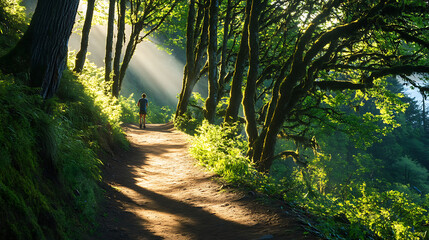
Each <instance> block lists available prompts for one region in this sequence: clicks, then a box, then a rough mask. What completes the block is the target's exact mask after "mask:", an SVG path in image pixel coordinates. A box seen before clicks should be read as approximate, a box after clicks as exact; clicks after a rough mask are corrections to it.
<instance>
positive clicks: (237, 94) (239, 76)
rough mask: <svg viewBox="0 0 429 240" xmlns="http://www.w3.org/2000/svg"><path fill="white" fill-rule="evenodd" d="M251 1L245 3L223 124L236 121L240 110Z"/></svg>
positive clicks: (247, 52) (247, 53)
mask: <svg viewBox="0 0 429 240" xmlns="http://www.w3.org/2000/svg"><path fill="white" fill-rule="evenodd" d="M251 3H252V1H247V3H246V9H245V16H244V24H243V30H242V33H241V41H240V47H239V50H238V53H237V59H236V61H235V67H234V73H233V76H232V82H231V90H230V92H229V96H230V99H229V103H228V107H227V109H226V114H225V119H224V122H228V123H232V122H235V121H237V119H238V112H239V110H240V106H241V101H242V98H243V92H242V85H243V75H244V69H245V66H246V61H247V57H248V55H249V47H248V46H249V45H248V27H249V18H250V9H251Z"/></svg>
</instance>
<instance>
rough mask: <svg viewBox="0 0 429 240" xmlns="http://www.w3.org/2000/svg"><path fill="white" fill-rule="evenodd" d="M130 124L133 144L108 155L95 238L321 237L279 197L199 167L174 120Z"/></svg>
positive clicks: (127, 132)
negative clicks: (141, 125) (260, 193)
mask: <svg viewBox="0 0 429 240" xmlns="http://www.w3.org/2000/svg"><path fill="white" fill-rule="evenodd" d="M124 129H125V132H126V134H127V139H128V140H129V142H130V143H131V149H130V150H129V151H121V152H119V153H116V154H115V156H114V157H111V158H109V159H107V160H105V163H104V167H103V179H104V180H103V183H102V187H103V188H104V190H105V192H104V194H105V201H104V202H103V203H101V205H102V206H101V211H100V214H99V217H98V222H99V226H98V228H97V229H96V230H95V231H94V233H93V235H92V236H91V237H90V238H91V239H103V240H109V239H121V240H128V239H130V240H131V239H132V240H137V239H138V240H142V239H150V240H152V239H174V240H181V239H222V240H225V239H246V240H247V239H291V240H295V239H297V240H300V239H319V238H317V237H316V236H314V235H312V234H311V233H309V232H308V231H306V230H305V229H304V227H303V226H304V225H303V224H302V223H301V221H300V220H299V219H298V218H297V216H294V215H293V214H291V213H292V212H293V210H292V209H289V210H288V209H287V207H286V206H283V205H282V203H281V202H280V201H274V200H273V201H268V200H265V201H262V200H261V198H260V197H257V196H254V195H250V194H248V193H247V192H246V191H243V190H239V189H234V188H231V187H228V186H227V187H225V186H224V185H223V184H222V182H221V181H220V179H219V177H217V176H216V175H215V174H213V173H209V172H207V171H206V170H204V169H203V168H202V167H200V166H198V164H197V162H196V160H195V159H193V158H192V157H191V156H190V155H189V154H188V138H189V136H187V135H186V134H184V133H182V132H179V131H177V130H175V129H174V126H173V125H172V124H149V125H147V128H146V129H139V128H138V126H137V125H127V126H125V127H124ZM288 213H289V214H288Z"/></svg>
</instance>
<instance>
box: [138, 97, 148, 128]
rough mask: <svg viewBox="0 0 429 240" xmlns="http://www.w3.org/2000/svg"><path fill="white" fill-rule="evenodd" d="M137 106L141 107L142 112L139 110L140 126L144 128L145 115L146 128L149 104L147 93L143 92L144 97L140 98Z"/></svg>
mask: <svg viewBox="0 0 429 240" xmlns="http://www.w3.org/2000/svg"><path fill="white" fill-rule="evenodd" d="M137 106H139V107H140V112H139V114H140V117H139V123H140V128H142V117H143V128H146V114H147V107H148V106H149V101H148V100H147V99H146V93H143V94H142V98H140V99H139V101H138V102H137Z"/></svg>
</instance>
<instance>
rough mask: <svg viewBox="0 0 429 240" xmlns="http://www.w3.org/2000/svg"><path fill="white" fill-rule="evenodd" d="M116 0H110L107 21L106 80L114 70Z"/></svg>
mask: <svg viewBox="0 0 429 240" xmlns="http://www.w3.org/2000/svg"><path fill="white" fill-rule="evenodd" d="M115 2H116V0H110V1H109V19H108V21H107V38H106V56H105V58H104V81H106V82H109V81H110V73H111V72H112V49H113V27H114V25H115Z"/></svg>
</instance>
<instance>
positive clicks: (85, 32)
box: [73, 0, 95, 73]
mask: <svg viewBox="0 0 429 240" xmlns="http://www.w3.org/2000/svg"><path fill="white" fill-rule="evenodd" d="M94 5H95V0H88V7H87V9H86V17H85V23H84V24H83V29H82V40H81V42H80V50H79V52H78V53H77V54H76V63H75V67H74V69H73V70H74V71H75V72H78V73H80V72H82V69H83V66H84V65H85V59H86V53H87V51H88V42H89V32H90V30H91V24H92V16H93V15H94Z"/></svg>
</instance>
